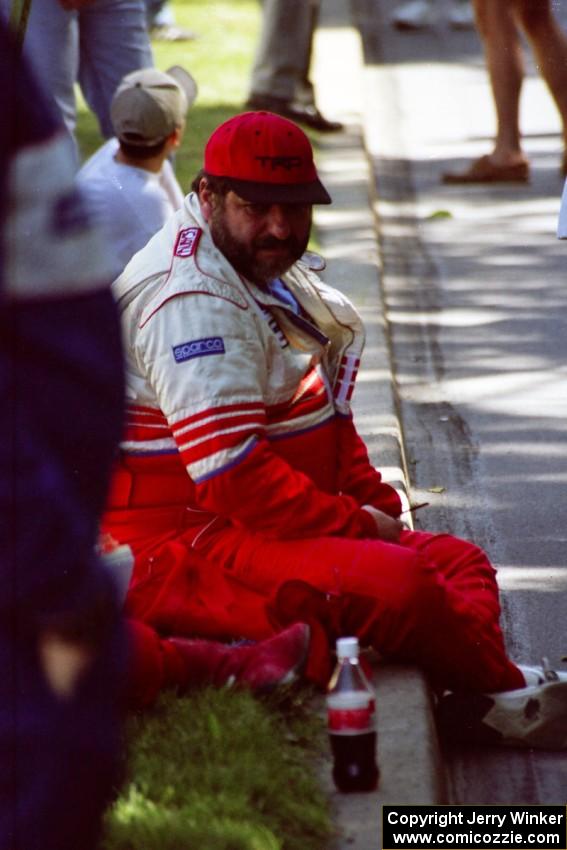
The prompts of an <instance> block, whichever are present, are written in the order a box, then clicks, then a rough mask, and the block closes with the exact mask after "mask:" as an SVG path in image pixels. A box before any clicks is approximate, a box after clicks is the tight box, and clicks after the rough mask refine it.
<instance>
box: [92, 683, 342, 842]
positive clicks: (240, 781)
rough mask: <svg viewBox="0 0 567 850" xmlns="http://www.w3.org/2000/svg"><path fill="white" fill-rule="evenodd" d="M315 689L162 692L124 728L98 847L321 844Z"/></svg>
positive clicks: (325, 827) (325, 834) (325, 819)
mask: <svg viewBox="0 0 567 850" xmlns="http://www.w3.org/2000/svg"><path fill="white" fill-rule="evenodd" d="M310 696H311V694H310V692H309V691H308V690H307V689H304V690H302V691H299V690H297V689H288V690H287V691H286V692H284V693H283V694H280V695H273V696H272V697H270V698H269V699H262V700H259V699H257V698H254V697H253V696H252V695H251V694H249V693H246V692H242V691H233V692H228V691H219V690H213V689H206V690H203V691H200V692H198V693H195V694H194V695H193V696H191V697H186V698H174V697H173V696H170V695H164V696H162V698H161V699H160V701H159V702H158V704H157V706H156V707H155V708H154V709H153V710H152V711H151V712H149V713H147V714H145V715H141V716H137V717H133V718H132V719H131V722H130V726H129V729H128V736H129V749H130V753H129V759H128V780H127V782H126V784H125V786H124V788H123V790H122V792H121V794H120V797H119V799H118V800H117V801H116V803H115V805H114V806H113V808H112V809H111V810H110V812H109V813H108V816H107V819H106V834H105V839H104V841H103V844H102V848H101V850H189V848H195V850H197V848H198V850H321V848H323V847H325V846H326V845H327V842H328V839H329V836H330V834H331V827H330V821H329V815H328V805H327V801H326V799H325V797H324V795H323V794H322V792H321V791H320V789H319V784H318V781H317V777H316V773H315V770H316V764H317V762H318V760H319V759H320V756H321V752H322V751H323V749H324V748H325V747H326V742H325V738H324V734H323V728H322V725H321V722H320V720H319V718H318V717H316V716H314V715H313V712H312V710H311V708H310Z"/></svg>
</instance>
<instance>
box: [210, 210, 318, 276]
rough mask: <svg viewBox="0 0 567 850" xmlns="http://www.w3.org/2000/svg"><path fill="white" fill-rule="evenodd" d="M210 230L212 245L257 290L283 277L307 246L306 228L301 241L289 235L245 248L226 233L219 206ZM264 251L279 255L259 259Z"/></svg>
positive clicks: (260, 239)
mask: <svg viewBox="0 0 567 850" xmlns="http://www.w3.org/2000/svg"><path fill="white" fill-rule="evenodd" d="M209 227H210V230H211V236H212V239H213V242H214V243H215V245H216V247H217V248H218V249H219V251H220V252H221V254H223V255H224V256H225V257H226V259H227V260H228V261H229V263H230V264H231V266H233V268H235V269H236V271H237V272H239V273H240V274H241V275H243V277H245V278H246V279H247V280H250V281H252V282H253V283H256V284H257V285H259V286H262V285H265V284H266V283H268V281H270V280H274V278H277V277H279V276H280V275H282V274H285V272H287V271H288V270H289V269H290V268H291V267H292V265H293V264H294V263H295V262H296V260H298V259H299V258H300V257H301V255H302V254H303V253H304V251H305V249H306V248H307V243H308V242H309V228H306V229H307V233H306V235H305V238H304V239H303V240H300V239H298V238H297V237H295V236H292V235H290V236H288V238H287V239H277V238H276V237H275V236H264V237H262V238H259V239H257V240H254V241H253V242H252V243H251V244H249V245H247V244H245V243H243V242H241V241H240V240H239V239H238V238H237V237H236V236H234V235H233V234H232V233H231V232H230V231H229V229H228V228H227V226H226V223H225V218H224V211H223V208H222V206H220V205H219V206H217V207H215V209H214V210H213V213H212V216H211V218H210V220H209ZM263 248H266V249H271V248H278V249H281V253H278V254H277V256H276V255H273V256H270V257H265V256H264V257H261V256H258V252H259V251H260V250H261V249H263Z"/></svg>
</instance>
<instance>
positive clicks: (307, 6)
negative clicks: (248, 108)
mask: <svg viewBox="0 0 567 850" xmlns="http://www.w3.org/2000/svg"><path fill="white" fill-rule="evenodd" d="M312 37H313V30H312V8H311V2H309V0H264V3H263V13H262V28H261V32H260V39H259V42H258V48H257V51H256V57H255V60H254V65H253V68H252V78H251V84H250V96H251V97H252V96H253V95H269V96H271V97H278V98H281V99H282V100H288V101H291V100H293V99H294V97H295V89H296V85H297V83H298V81H299V79H300V76H301V73H302V70H303V68H304V67H306V66H308V64H309V57H310V54H311V40H312Z"/></svg>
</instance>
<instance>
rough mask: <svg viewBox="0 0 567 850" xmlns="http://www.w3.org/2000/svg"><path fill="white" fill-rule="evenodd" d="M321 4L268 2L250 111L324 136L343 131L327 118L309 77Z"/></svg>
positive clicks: (301, 0)
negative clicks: (263, 112) (277, 117)
mask: <svg viewBox="0 0 567 850" xmlns="http://www.w3.org/2000/svg"><path fill="white" fill-rule="evenodd" d="M318 16H319V0H264V2H263V16H262V28H261V32H260V39H259V42H258V47H257V51H256V58H255V60H254V66H253V68H252V75H251V80H250V94H249V96H248V100H247V101H246V104H245V106H246V108H247V109H252V110H267V111H268V112H275V113H276V114H277V115H283V116H284V118H290V119H291V120H292V121H298V122H299V123H300V124H304V125H305V126H307V127H310V128H311V129H312V130H319V131H320V132H335V131H337V130H342V124H341V123H339V122H338V121H329V120H328V119H327V118H325V117H324V116H323V115H322V114H321V112H320V111H319V109H318V108H317V104H316V101H315V90H314V87H313V83H312V82H311V80H310V78H309V70H310V66H311V54H312V51H313V38H314V35H315V28H316V26H317V19H318Z"/></svg>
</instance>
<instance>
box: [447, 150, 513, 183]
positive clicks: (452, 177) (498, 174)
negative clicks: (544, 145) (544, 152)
mask: <svg viewBox="0 0 567 850" xmlns="http://www.w3.org/2000/svg"><path fill="white" fill-rule="evenodd" d="M441 179H442V181H443V183H452V184H458V183H527V182H528V180H529V179H530V166H529V165H528V163H527V162H518V163H516V164H515V165H495V164H494V163H493V162H492V160H491V159H490V157H489V156H481V157H480V158H479V159H475V160H474V161H473V162H472V163H471V164H470V165H469V167H468V168H467V169H466V170H465V171H453V172H451V171H447V172H445V173H444V174H443V175H442V177H441Z"/></svg>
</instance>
